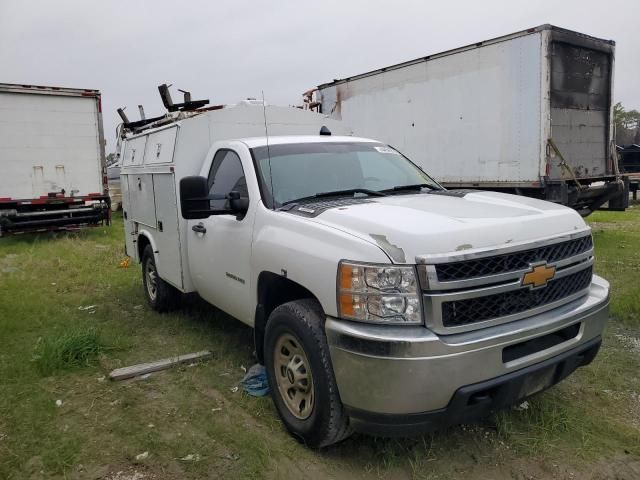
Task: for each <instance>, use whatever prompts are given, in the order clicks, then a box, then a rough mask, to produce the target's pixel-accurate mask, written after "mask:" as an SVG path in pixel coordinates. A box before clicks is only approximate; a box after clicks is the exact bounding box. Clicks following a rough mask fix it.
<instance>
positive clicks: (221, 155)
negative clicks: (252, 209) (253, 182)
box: [209, 150, 249, 210]
mask: <svg viewBox="0 0 640 480" xmlns="http://www.w3.org/2000/svg"><path fill="white" fill-rule="evenodd" d="M234 190H235V191H237V192H239V193H240V196H241V197H243V198H247V197H249V193H248V191H247V181H246V179H245V176H244V171H243V170H242V162H241V161H240V157H238V154H237V153H236V152H233V151H231V150H218V151H217V152H216V154H215V156H214V157H213V162H212V163H211V170H210V171H209V195H226V194H227V193H229V192H231V191H234ZM210 202H211V208H212V209H215V210H224V209H227V208H229V204H228V200H210Z"/></svg>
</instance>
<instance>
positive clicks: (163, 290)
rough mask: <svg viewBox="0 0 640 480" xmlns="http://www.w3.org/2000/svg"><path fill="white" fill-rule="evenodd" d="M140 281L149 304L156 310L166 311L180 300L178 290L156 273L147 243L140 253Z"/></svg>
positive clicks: (150, 249) (153, 258)
mask: <svg viewBox="0 0 640 480" xmlns="http://www.w3.org/2000/svg"><path fill="white" fill-rule="evenodd" d="M142 283H143V285H144V293H145V297H146V298H147V302H148V303H149V306H151V308H153V309H154V310H155V311H157V312H167V311H169V310H171V309H173V308H174V307H175V306H176V305H177V304H178V302H179V301H180V292H179V291H178V290H176V289H175V288H174V287H172V286H171V285H169V284H168V283H167V282H165V281H164V280H162V278H160V276H159V275H158V268H157V267H156V260H155V256H154V255H153V249H152V248H151V245H147V246H146V247H145V248H144V252H143V253H142Z"/></svg>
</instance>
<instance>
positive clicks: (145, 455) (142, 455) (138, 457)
mask: <svg viewBox="0 0 640 480" xmlns="http://www.w3.org/2000/svg"><path fill="white" fill-rule="evenodd" d="M148 457H149V452H142V453H139V454H138V455H136V460H137V461H140V460H146V459H147V458H148Z"/></svg>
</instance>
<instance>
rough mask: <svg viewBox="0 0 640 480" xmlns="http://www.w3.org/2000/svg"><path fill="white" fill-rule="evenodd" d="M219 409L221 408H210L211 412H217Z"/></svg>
mask: <svg viewBox="0 0 640 480" xmlns="http://www.w3.org/2000/svg"><path fill="white" fill-rule="evenodd" d="M220 410H222V408H212V409H211V411H212V412H219V411H220Z"/></svg>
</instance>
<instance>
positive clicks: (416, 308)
mask: <svg viewBox="0 0 640 480" xmlns="http://www.w3.org/2000/svg"><path fill="white" fill-rule="evenodd" d="M338 314H339V316H340V317H341V318H346V319H350V320H358V321H361V322H371V323H385V324H419V323H422V311H421V302H420V295H419V291H418V284H417V280H416V273H415V268H414V267H413V266H395V265H368V264H357V263H353V262H341V263H340V265H339V267H338Z"/></svg>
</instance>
